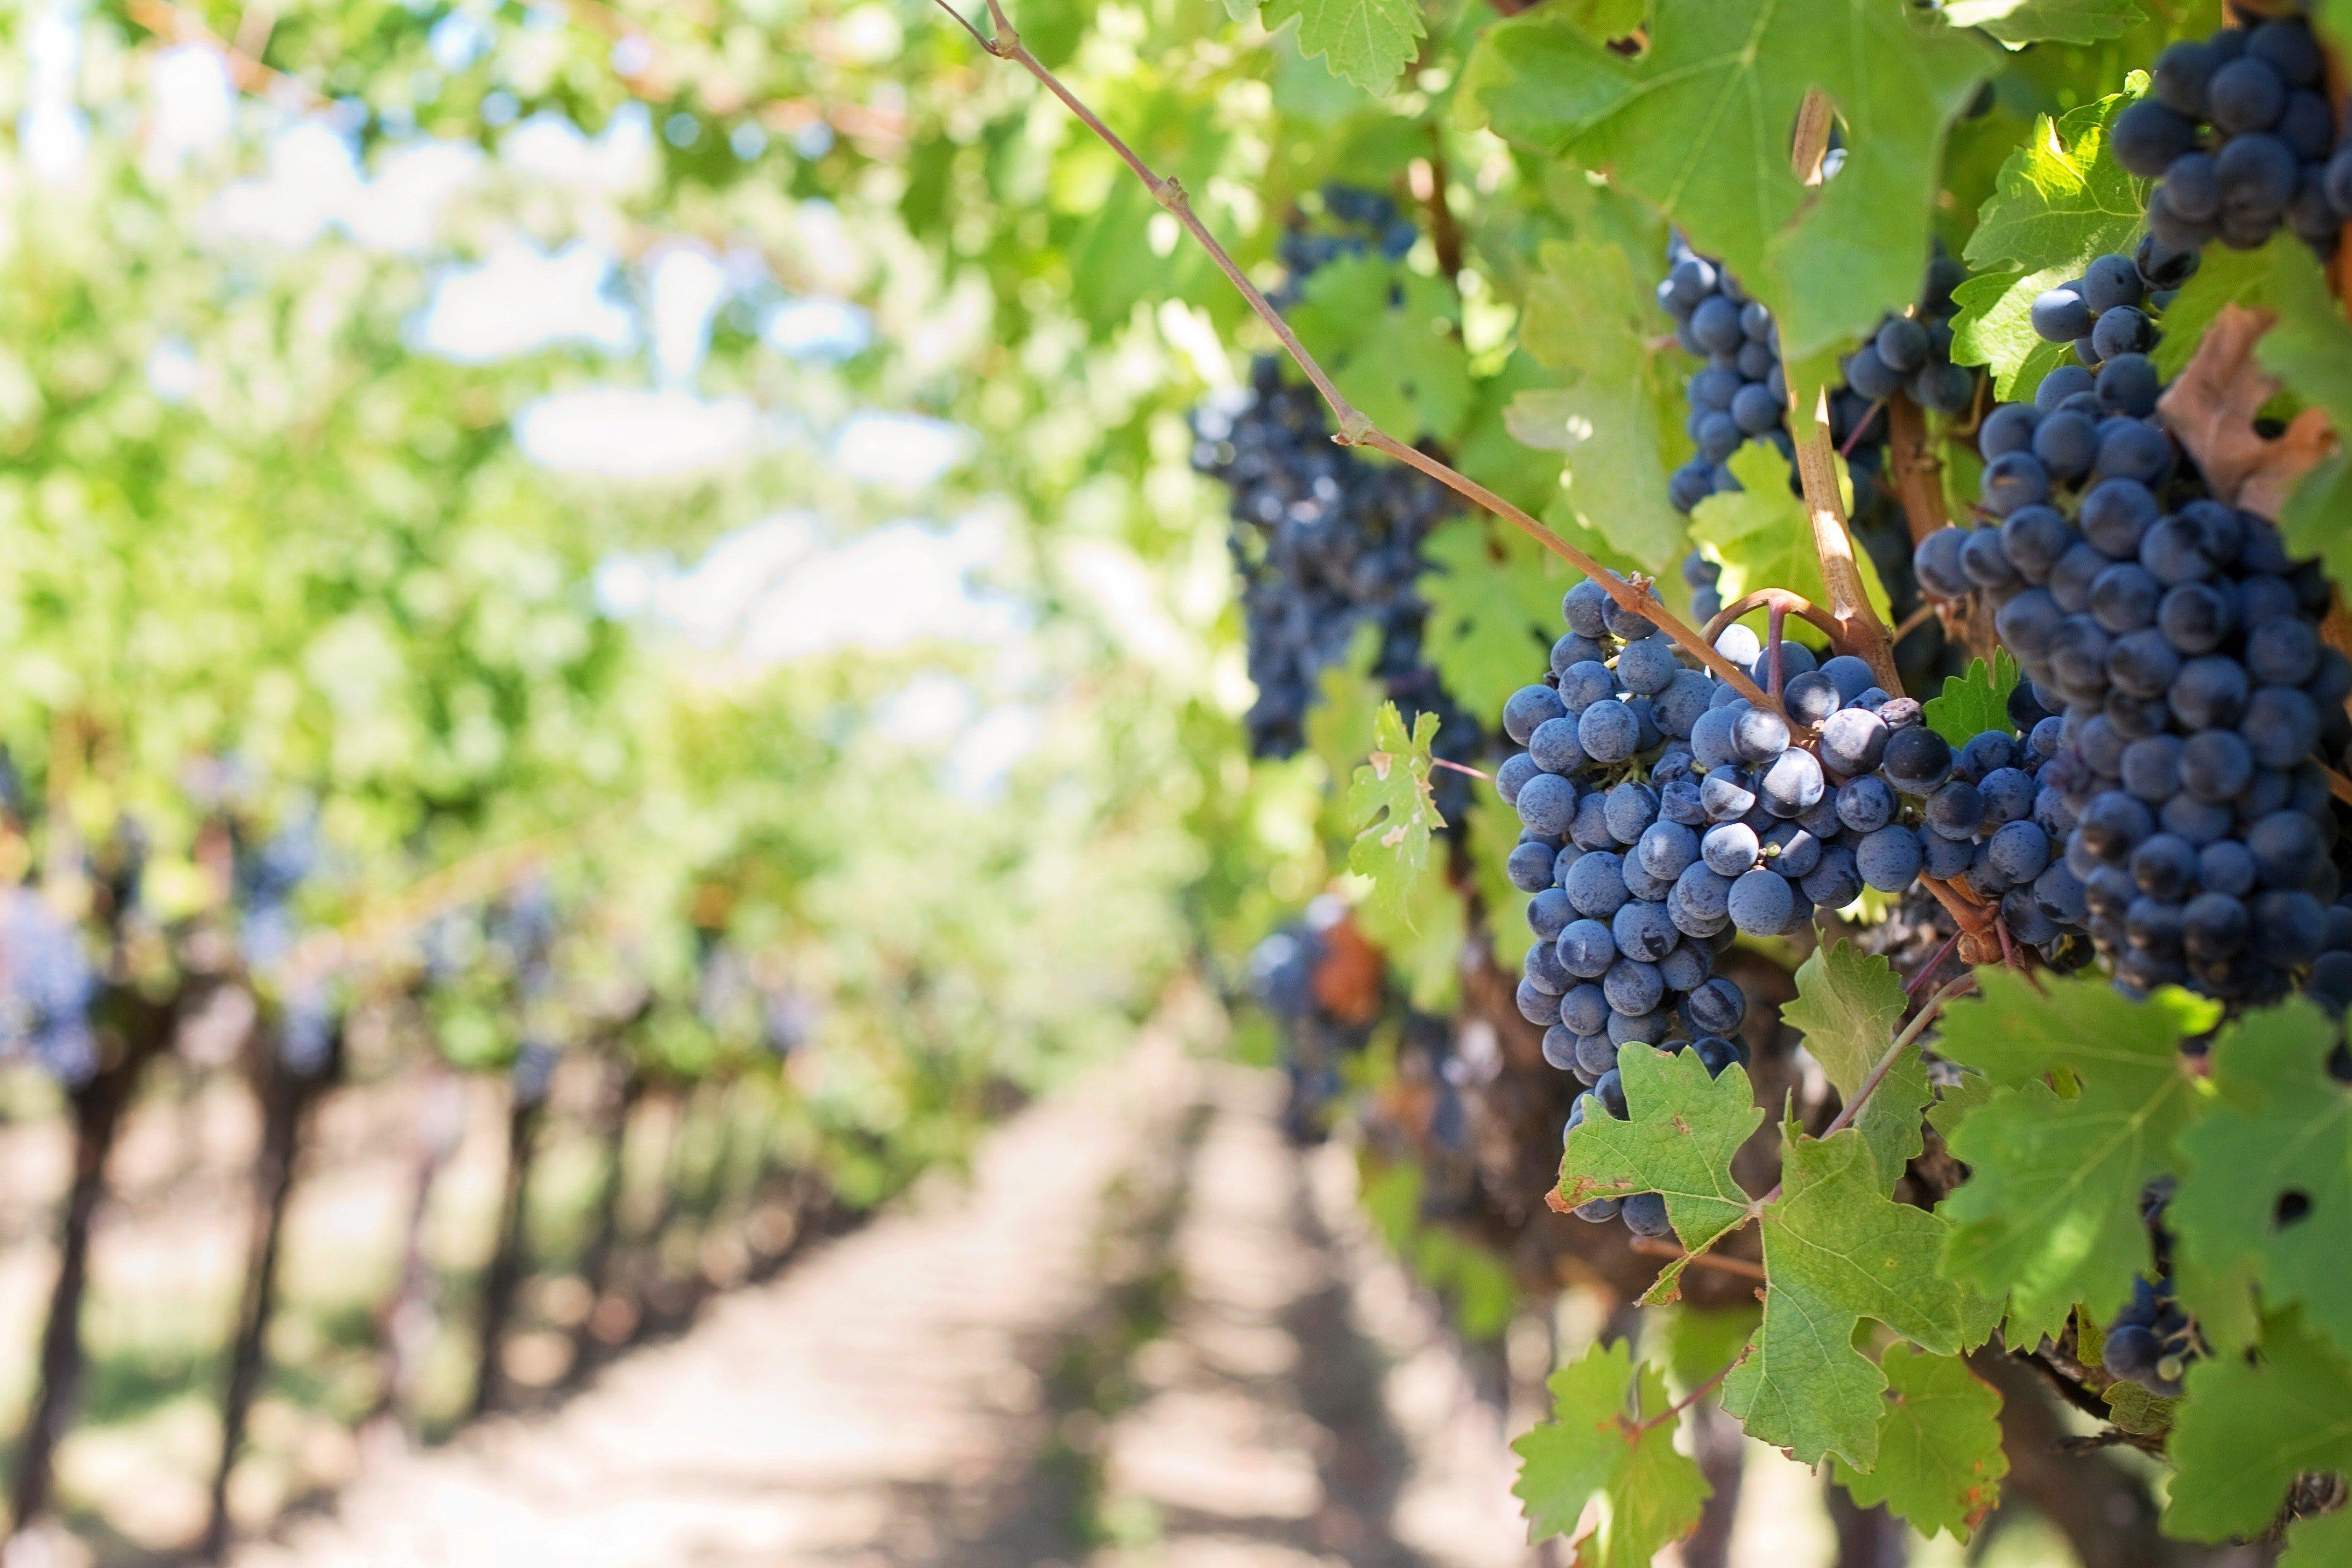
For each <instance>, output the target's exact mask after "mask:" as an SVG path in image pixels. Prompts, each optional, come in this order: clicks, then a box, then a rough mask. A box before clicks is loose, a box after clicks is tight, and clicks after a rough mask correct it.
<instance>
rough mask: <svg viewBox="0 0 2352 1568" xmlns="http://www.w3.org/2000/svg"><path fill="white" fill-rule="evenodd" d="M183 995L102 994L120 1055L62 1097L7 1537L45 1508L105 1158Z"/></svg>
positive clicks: (75, 1374)
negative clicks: (37, 1332)
mask: <svg viewBox="0 0 2352 1568" xmlns="http://www.w3.org/2000/svg"><path fill="white" fill-rule="evenodd" d="M189 990H190V984H189V983H188V982H184V983H183V984H182V986H181V988H179V990H177V991H175V992H174V993H173V995H172V996H171V997H169V998H165V999H164V1000H163V1001H160V1002H158V1001H150V1000H148V999H147V998H144V997H142V995H140V994H139V993H138V992H137V991H136V990H135V989H134V988H129V987H120V988H117V987H109V988H108V992H107V994H106V995H105V996H104V997H103V998H101V1002H100V1008H101V1009H102V1010H103V1011H104V1012H106V1013H110V1014H112V1015H113V1018H112V1020H111V1027H110V1028H108V1029H106V1030H104V1031H103V1032H104V1033H109V1034H112V1035H114V1037H115V1039H116V1040H118V1041H119V1044H120V1051H119V1054H117V1056H116V1057H115V1059H114V1060H113V1061H110V1062H106V1063H104V1064H103V1065H101V1066H100V1069H99V1071H98V1073H97V1076H95V1077H93V1078H92V1079H91V1080H90V1081H89V1082H88V1083H87V1084H85V1085H83V1086H82V1088H81V1089H80V1090H79V1091H78V1092H75V1093H74V1094H73V1096H72V1098H71V1103H72V1115H73V1123H74V1129H73V1177H72V1181H71V1184H70V1185H69V1186H68V1187H67V1189H66V1200H65V1205H64V1207H63V1209H62V1210H61V1211H60V1213H59V1215H58V1273H57V1279H56V1281H55V1282H54V1283H53V1284H52V1286H51V1287H50V1291H49V1304H48V1312H47V1318H46V1319H45V1321H44V1322H43V1323H42V1327H41V1339H40V1353H39V1356H40V1359H39V1365H38V1378H39V1381H38V1383H37V1385H36V1386H35V1389H34V1394H33V1403H32V1407H31V1409H30V1410H29V1411H28V1412H27V1414H26V1417H25V1424H24V1427H23V1428H22V1430H21V1431H20V1432H19V1433H18V1435H17V1444H18V1447H17V1452H16V1476H15V1478H14V1480H13V1482H12V1484H11V1486H10V1488H9V1495H8V1520H9V1529H10V1531H12V1532H13V1533H16V1534H22V1533H23V1532H24V1531H26V1530H29V1529H31V1528H33V1527H35V1526H36V1525H37V1524H38V1523H39V1522H40V1521H42V1520H43V1519H45V1518H46V1517H47V1514H48V1512H49V1510H50V1507H51V1504H52V1503H53V1502H54V1501H55V1498H56V1487H57V1449H58V1443H59V1442H61V1441H62V1440H63V1439H64V1437H65V1434H66V1428H67V1427H68V1425H69V1424H70V1423H71V1422H72V1420H73V1416H74V1411H75V1407H76V1406H77V1405H78V1404H79V1400H80V1396H81V1381H82V1373H83V1371H84V1370H85V1368H86V1365H87V1363H88V1352H87V1347H86V1346H85V1345H84V1343H83V1341H82V1335H81V1308H82V1301H83V1299H84V1298H85V1297H86V1296H87V1295H88V1294H89V1249H90V1241H91V1233H92V1231H93V1229H94V1228H95V1227H96V1223H97V1218H98V1207H99V1204H100V1201H101V1200H102V1199H103V1198H104V1197H105V1195H106V1166H107V1161H108V1157H109V1156H110V1155H111V1154H112V1153H113V1151H114V1145H115V1142H116V1140H117V1138H118V1137H119V1136H120V1134H121V1131H122V1118H123V1115H124V1113H125V1112H126V1111H128V1110H129V1108H130V1104H131V1093H132V1092H133V1091H134V1090H135V1089H136V1088H137V1087H138V1083H139V1079H140V1075H141V1074H142V1073H143V1072H144V1071H146V1068H147V1064H148V1063H149V1062H150V1061H153V1060H154V1059H155V1058H156V1057H157V1056H158V1055H160V1054H162V1053H163V1051H166V1050H167V1049H169V1048H170V1046H171V1043H172V1040H173V1035H174V1034H175V1033H176V1032H177V1030H178V1028H179V1019H180V1017H181V1006H182V1004H183V1002H184V1001H186V1000H187V999H189ZM101 1038H103V1036H101Z"/></svg>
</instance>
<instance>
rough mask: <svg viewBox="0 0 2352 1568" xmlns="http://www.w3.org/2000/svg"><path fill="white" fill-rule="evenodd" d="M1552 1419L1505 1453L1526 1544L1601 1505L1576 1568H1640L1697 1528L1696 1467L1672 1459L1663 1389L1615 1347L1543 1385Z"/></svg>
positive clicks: (1591, 1354)
mask: <svg viewBox="0 0 2352 1568" xmlns="http://www.w3.org/2000/svg"><path fill="white" fill-rule="evenodd" d="M1549 1387H1550V1390H1551V1396H1552V1406H1553V1417H1552V1419H1551V1420H1549V1421H1547V1422H1544V1423H1543V1424H1541V1425H1540V1426H1538V1427H1534V1428H1533V1429H1531V1430H1530V1431H1528V1433H1527V1434H1526V1435H1525V1436H1524V1437H1520V1438H1519V1439H1518V1441H1517V1442H1515V1443H1513V1444H1512V1445H1511V1451H1512V1452H1513V1453H1515V1454H1517V1455H1518V1456H1519V1475H1518V1479H1517V1480H1516V1481H1515V1482H1513V1483H1512V1486H1511V1494H1512V1495H1513V1496H1514V1497H1517V1499H1518V1500H1520V1502H1521V1503H1522V1504H1523V1505H1524V1510H1525V1512H1526V1514H1527V1519H1528V1541H1529V1542H1530V1543H1532V1542H1538V1541H1543V1540H1546V1539H1548V1538H1549V1537H1551V1536H1555V1535H1564V1534H1567V1533H1568V1532H1569V1531H1572V1530H1574V1529H1576V1527H1577V1525H1578V1523H1579V1522H1580V1521H1581V1520H1582V1519H1583V1517H1584V1513H1585V1510H1586V1508H1587V1506H1588V1505H1590V1504H1591V1502H1592V1500H1594V1499H1596V1498H1598V1499H1599V1500H1601V1517H1600V1519H1599V1521H1598V1522H1597V1523H1596V1524H1595V1526H1594V1528H1593V1530H1592V1532H1591V1535H1589V1536H1587V1537H1585V1538H1584V1539H1583V1540H1582V1541H1580V1542H1579V1543H1578V1550H1577V1556H1576V1562H1577V1563H1578V1564H1579V1568H1647V1564H1648V1563H1649V1562H1650V1559H1651V1558H1652V1557H1654V1556H1655V1555H1656V1554H1657V1551H1658V1549H1659V1548H1660V1547H1662V1546H1664V1544H1665V1543H1666V1542H1669V1541H1672V1540H1674V1539H1675V1537H1677V1536H1679V1535H1681V1534H1683V1533H1684V1532H1685V1531H1688V1530H1689V1529H1690V1528H1691V1527H1692V1526H1693V1525H1695V1524H1696V1523H1697V1522H1698V1514H1699V1507H1700V1505H1701V1504H1703V1503H1704V1502H1706V1499H1707V1495H1708V1493H1709V1491H1710V1490H1712V1489H1710V1488H1709V1487H1708V1486H1707V1483H1706V1477H1705V1476H1704V1475H1702V1474H1701V1473H1700V1471H1699V1468H1698V1465H1697V1462H1696V1461H1695V1460H1693V1459H1691V1458H1689V1457H1688V1456H1686V1455H1684V1454H1682V1453H1680V1452H1678V1451H1676V1449H1675V1427H1676V1426H1677V1425H1679V1422H1678V1421H1676V1420H1672V1419H1669V1420H1657V1424H1656V1425H1655V1426H1644V1425H1643V1423H1644V1422H1647V1421H1653V1420H1656V1418H1657V1417H1658V1416H1662V1415H1664V1413H1665V1411H1666V1409H1667V1408H1668V1402H1667V1399H1666V1383H1665V1379H1664V1377H1662V1376H1660V1375H1659V1374H1658V1371H1657V1369H1656V1368H1655V1367H1653V1366H1647V1365H1644V1366H1641V1367H1638V1368H1637V1367H1636V1366H1635V1365H1634V1364H1633V1351H1632V1349H1631V1347H1629V1346H1628V1345H1627V1344H1626V1343H1625V1342H1624V1341H1622V1340H1618V1341H1616V1342H1614V1343H1609V1344H1595V1345H1594V1346H1592V1348H1591V1349H1590V1350H1588V1351H1586V1352H1585V1353H1584V1355H1583V1357H1582V1358H1581V1359H1580V1360H1578V1361H1574V1362H1571V1363H1570V1364H1568V1365H1566V1366H1563V1367H1561V1368H1560V1369H1559V1371H1558V1372H1555V1373H1553V1374H1552V1375H1551V1381H1550V1384H1549Z"/></svg>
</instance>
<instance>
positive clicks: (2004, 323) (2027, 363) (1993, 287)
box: [1952, 267, 2074, 402]
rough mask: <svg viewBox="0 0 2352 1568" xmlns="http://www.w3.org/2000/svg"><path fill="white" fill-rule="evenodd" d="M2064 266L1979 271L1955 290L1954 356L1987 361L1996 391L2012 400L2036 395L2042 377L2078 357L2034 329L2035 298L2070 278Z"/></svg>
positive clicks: (2069, 347) (1977, 362)
mask: <svg viewBox="0 0 2352 1568" xmlns="http://www.w3.org/2000/svg"><path fill="white" fill-rule="evenodd" d="M2071 275H2072V272H2071V269H2070V268H2068V267H2043V268H2042V269H2041V270H2040V271H2038V272H2034V273H2032V274H2028V273H2026V272H2023V271H2021V270H2020V269H2019V268H2016V267H2009V268H2005V269H2003V270H2001V271H1999V272H1981V273H1979V274H1978V275H1977V276H1976V277H1971V278H1969V280H1968V281H1967V282H1966V283H1963V284H1961V285H1960V286H1959V287H1958V288H1955V289H1953V290H1952V302H1953V304H1955V305H1957V306H1958V307H1959V309H1958V313H1957V314H1955V315H1954V316H1953V318H1952V360H1953V361H1954V362H1955V363H1957V364H1963V365H1983V366H1985V367H1986V368H1987V369H1989V370H1990V371H1992V373H1993V378H1992V391H1993V395H1994V396H1995V397H1997V398H2000V399H2001V400H2002V401H2003V402H2026V401H2028V400H2030V399H2031V398H2032V396H2033V392H2034V389H2035V388H2036V387H2039V386H2040V385H2041V384H2042V377H2044V376H2046V375H2048V374H2049V373H2050V372H2051V371H2054V370H2056V369H2057V368H2058V367H2059V366H2061V365H2064V364H2072V363H2073V362H2074V347H2073V346H2072V345H2071V344H2067V343H2045V342H2043V341H2042V334H2041V333H2039V332H2036V331H2035V330H2034V329H2033V320H2032V310H2033V299H2034V297H2035V296H2036V295H2038V294H2040V293H2041V292H2042V290H2043V289H2045V288H2050V287H2054V286H2056V285H2058V284H2061V283H2063V282H2065V281H2066V279H2067V277H2070V276H2071Z"/></svg>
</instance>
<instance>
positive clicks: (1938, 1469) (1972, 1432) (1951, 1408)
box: [1831, 1344, 2009, 1541]
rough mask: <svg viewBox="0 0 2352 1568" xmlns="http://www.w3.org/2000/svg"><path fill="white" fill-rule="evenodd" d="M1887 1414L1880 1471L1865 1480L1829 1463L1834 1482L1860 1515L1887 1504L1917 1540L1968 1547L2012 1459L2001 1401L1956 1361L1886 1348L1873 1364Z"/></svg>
mask: <svg viewBox="0 0 2352 1568" xmlns="http://www.w3.org/2000/svg"><path fill="white" fill-rule="evenodd" d="M1878 1370H1879V1371H1880V1372H1882V1373H1884V1374H1885V1375H1886V1409H1885V1414H1884V1415H1883V1416H1881V1417H1880V1418H1879V1423H1878V1466H1877V1468H1876V1469H1873V1470H1871V1471H1870V1472H1869V1473H1867V1474H1864V1473H1863V1472H1861V1471H1858V1470H1856V1469H1854V1468H1853V1466H1852V1465H1849V1464H1847V1463H1846V1462H1845V1461H1844V1460H1843V1459H1833V1460H1832V1461H1831V1463H1832V1475H1834V1476H1835V1477H1836V1479H1837V1483H1838V1484H1839V1485H1840V1486H1842V1487H1843V1488H1845V1490H1846V1495H1847V1496H1849V1497H1851V1498H1853V1500H1854V1501H1855V1502H1857V1503H1859V1504H1861V1505H1862V1506H1863V1507H1864V1508H1876V1507H1878V1506H1880V1505H1881V1504H1884V1505H1885V1508H1886V1511H1888V1512H1890V1513H1892V1514H1894V1515H1895V1517H1896V1518H1897V1519H1901V1520H1904V1521H1907V1522H1908V1523H1909V1524H1910V1525H1911V1526H1912V1528H1914V1529H1915V1530H1916V1531H1919V1532H1920V1533H1921V1534H1922V1535H1934V1534H1936V1533H1937V1531H1950V1532H1951V1534H1952V1536H1953V1537H1954V1538H1955V1539H1957V1540H1960V1541H1966V1540H1967V1539H1968V1538H1969V1532H1970V1531H1973V1530H1975V1529H1976V1527H1977V1521H1979V1520H1981V1519H1983V1518H1984V1516H1985V1515H1986V1514H1987V1513H1989V1512H1990V1511H1992V1508H1993V1505H1994V1504H1995V1503H1997V1502H1999V1501H2000V1478H2001V1477H2003V1476H2005V1475H2007V1474H2008V1473H2009V1455H2008V1453H2007V1452H2006V1451H2005V1450H2004V1449H2003V1448H2001V1443H2000V1394H1999V1393H1998V1392H1997V1391H1996V1390H1995V1389H1994V1388H1993V1387H1992V1386H1991V1385H1990V1384H1987V1383H1985V1382H1983V1381H1981V1380H1980V1379H1979V1377H1978V1376H1977V1375H1976V1374H1975V1373H1973V1372H1970V1371H1969V1364H1968V1363H1967V1362H1965V1361H1963V1360H1961V1359H1960V1358H1959V1357H1958V1356H1957V1355H1935V1354H1930V1353H1928V1352H1927V1351H1924V1350H1915V1349H1913V1348H1912V1347H1911V1346H1909V1345H1907V1344H1890V1345H1888V1346H1887V1347H1886V1354H1884V1355H1882V1356H1880V1357H1879V1358H1878Z"/></svg>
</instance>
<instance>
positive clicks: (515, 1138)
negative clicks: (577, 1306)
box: [467, 1093, 547, 1416]
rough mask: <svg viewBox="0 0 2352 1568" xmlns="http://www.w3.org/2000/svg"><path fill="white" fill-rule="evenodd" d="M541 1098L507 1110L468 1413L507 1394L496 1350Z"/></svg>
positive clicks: (523, 1248) (520, 1269) (522, 1261)
mask: <svg viewBox="0 0 2352 1568" xmlns="http://www.w3.org/2000/svg"><path fill="white" fill-rule="evenodd" d="M546 1105H547V1100H546V1096H545V1095H544V1094H543V1093H540V1094H531V1093H517V1094H515V1095H514V1097H513V1099H512V1100H511V1101H510V1102H509V1105H508V1109H507V1159H506V1170H505V1174H504V1176H503V1177H502V1180H501V1183H500V1186H499V1228H498V1238H497V1239H496V1240H495V1241H494V1242H493V1243H492V1245H491V1249H490V1261H489V1267H488V1269H487V1270H485V1271H484V1273H483V1276H482V1315H481V1321H480V1323H479V1325H478V1332H477V1333H476V1337H475V1348H476V1353H477V1354H478V1361H477V1363H476V1365H475V1368H474V1396H473V1398H472V1400H471V1401H470V1402H469V1404H468V1406H467V1411H468V1414H470V1415H474V1416H481V1415H484V1414H486V1413H487V1412H488V1411H489V1410H490V1409H492V1408H493V1407H494V1406H497V1405H499V1403H500V1402H501V1401H502V1400H504V1399H505V1397H506V1396H507V1392H508V1390H507V1380H506V1368H505V1365H504V1364H503V1363H502V1362H501V1361H500V1359H499V1352H500V1349H501V1347H502V1345H503V1343H504V1342H505V1339H506V1333H507V1325H508V1324H509V1322H512V1321H513V1318H514V1307H515V1294H516V1292H517V1291H519V1290H520V1288H521V1285H522V1280H523V1275H524V1273H525V1271H526V1270H527V1269H528V1267H529V1260H528V1259H527V1257H526V1256H525V1254H526V1252H527V1250H528V1247H527V1238H526V1237H525V1234H524V1232H525V1230H526V1229H527V1221H528V1219H529V1218H530V1216H529V1212H528V1208H529V1206H528V1203H527V1201H526V1200H527V1199H528V1197H529V1196H530V1167H531V1160H532V1155H534V1153H535V1152H536V1151H537V1149H538V1146H539V1137H538V1133H539V1125H540V1121H541V1113H543V1112H544V1110H545V1109H546Z"/></svg>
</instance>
